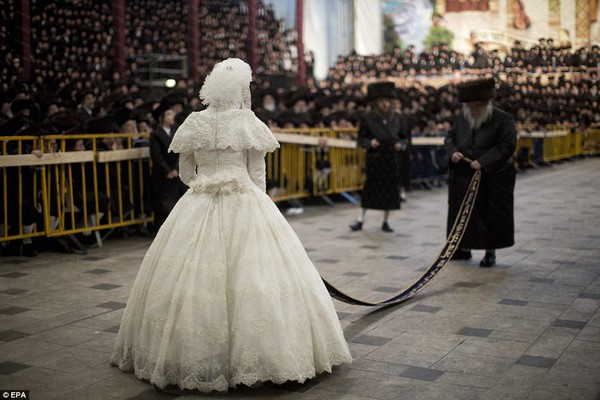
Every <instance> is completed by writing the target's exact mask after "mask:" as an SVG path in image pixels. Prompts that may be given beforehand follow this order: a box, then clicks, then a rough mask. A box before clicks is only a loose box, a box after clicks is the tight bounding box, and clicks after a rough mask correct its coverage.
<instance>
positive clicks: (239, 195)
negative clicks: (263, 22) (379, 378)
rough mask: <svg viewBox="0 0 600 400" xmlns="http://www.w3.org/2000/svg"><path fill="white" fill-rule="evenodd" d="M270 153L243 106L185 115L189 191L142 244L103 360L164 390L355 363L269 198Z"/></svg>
mask: <svg viewBox="0 0 600 400" xmlns="http://www.w3.org/2000/svg"><path fill="white" fill-rule="evenodd" d="M277 146H278V143H277V141H276V140H275V138H274V137H273V135H272V134H271V132H270V131H269V129H268V128H267V127H266V126H265V125H264V124H263V123H262V122H260V121H259V120H258V119H257V118H256V117H255V116H254V114H253V113H252V111H250V110H244V109H237V110H225V111H220V110H219V109H218V108H211V107H209V109H208V110H205V111H202V112H197V113H193V114H192V115H191V116H190V117H188V119H187V120H186V121H185V122H184V124H182V126H181V127H180V128H179V129H178V130H177V133H176V135H175V137H174V139H173V143H172V144H171V150H174V151H176V152H179V153H181V154H180V177H181V179H182V180H183V181H184V182H185V183H186V184H187V185H188V186H189V187H190V189H189V190H188V192H187V193H186V194H185V195H184V196H183V197H182V198H181V199H180V201H179V202H178V203H177V205H176V206H175V208H174V209H173V211H172V212H171V214H170V215H169V217H168V219H167V220H166V222H165V223H164V225H163V226H162V228H161V229H160V231H159V232H158V234H157V236H156V238H155V240H154V242H153V243H152V245H151V246H150V248H149V250H148V252H147V254H146V256H145V257H144V260H143V262H142V266H141V268H140V270H139V273H138V276H137V278H136V280H135V283H134V285H133V288H132V291H131V295H130V298H129V302H128V304H127V308H126V309H125V313H124V315H123V321H122V323H121V328H120V330H119V333H118V336H117V342H116V345H115V347H114V351H113V354H112V358H111V362H112V363H113V364H114V365H117V366H118V367H119V368H120V369H122V370H123V371H134V372H135V374H136V376H137V377H138V378H140V379H144V380H148V381H150V382H151V383H153V384H155V385H156V386H158V387H160V388H163V387H165V386H167V385H177V386H179V387H180V388H182V389H199V390H201V391H204V392H208V391H212V390H215V391H227V390H228V388H229V387H235V386H236V385H238V384H244V385H252V384H254V383H256V382H260V381H272V382H275V383H282V382H285V381H298V382H304V381H305V380H306V379H309V378H312V377H314V376H315V375H316V374H317V373H321V372H324V371H328V372H331V368H332V366H333V365H337V364H341V363H346V362H351V356H350V353H349V351H348V345H347V343H346V341H345V339H344V335H343V332H342V329H341V326H340V323H339V320H338V318H337V315H336V312H335V309H334V307H333V303H332V300H331V298H330V296H329V294H328V293H327V290H326V289H325V286H324V285H323V283H322V281H321V278H320V276H319V273H318V272H317V270H316V269H315V267H314V266H313V264H312V262H311V261H310V259H309V258H308V256H307V254H306V252H305V251H304V248H303V246H302V243H301V242H300V240H299V239H298V237H297V236H296V234H295V233H294V231H293V230H292V228H291V227H290V226H289V224H288V223H287V221H286V220H285V218H284V217H283V216H282V214H281V213H280V212H279V210H278V208H277V207H276V206H275V204H274V203H273V201H272V200H271V199H270V198H269V196H268V195H267V194H266V193H265V161H264V156H265V153H266V152H267V151H273V150H274V149H275V148H276V147H277Z"/></svg>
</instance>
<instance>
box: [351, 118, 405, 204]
mask: <svg viewBox="0 0 600 400" xmlns="http://www.w3.org/2000/svg"><path fill="white" fill-rule="evenodd" d="M407 129H408V124H407V121H406V119H405V118H404V117H403V116H402V115H401V114H399V113H391V114H390V116H389V118H387V119H384V118H382V116H381V115H380V114H379V113H377V112H376V111H372V112H369V113H367V114H365V115H364V116H363V118H362V119H361V121H360V125H359V128H358V144H359V146H361V147H364V148H366V149H367V157H366V171H365V172H366V180H365V186H364V188H363V191H362V196H361V207H362V208H368V209H375V210H397V209H399V208H400V192H399V190H398V184H399V183H400V171H399V166H400V165H401V160H400V153H401V152H397V151H395V150H394V145H395V144H396V143H398V142H400V143H401V144H403V145H404V146H405V147H406V146H408V137H409V136H408V135H409V132H408V131H407ZM372 139H377V140H378V141H379V143H381V145H380V146H379V147H378V148H376V149H374V148H372V147H371V140H372Z"/></svg>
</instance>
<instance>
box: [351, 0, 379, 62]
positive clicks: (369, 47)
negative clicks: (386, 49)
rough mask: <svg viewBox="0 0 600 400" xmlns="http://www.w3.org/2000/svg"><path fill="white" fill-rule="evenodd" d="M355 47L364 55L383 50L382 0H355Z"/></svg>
mask: <svg viewBox="0 0 600 400" xmlns="http://www.w3.org/2000/svg"><path fill="white" fill-rule="evenodd" d="M354 48H355V49H356V52H357V53H358V54H362V55H370V54H381V53H382V52H383V13H382V8H381V0H354Z"/></svg>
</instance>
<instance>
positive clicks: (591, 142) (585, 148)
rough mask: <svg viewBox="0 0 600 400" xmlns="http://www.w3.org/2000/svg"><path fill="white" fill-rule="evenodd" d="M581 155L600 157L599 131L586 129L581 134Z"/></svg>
mask: <svg viewBox="0 0 600 400" xmlns="http://www.w3.org/2000/svg"><path fill="white" fill-rule="evenodd" d="M581 147H582V149H581V154H583V155H586V156H597V155H600V129H586V130H585V131H583V134H582V145H581Z"/></svg>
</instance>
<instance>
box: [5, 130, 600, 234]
mask: <svg viewBox="0 0 600 400" xmlns="http://www.w3.org/2000/svg"><path fill="white" fill-rule="evenodd" d="M274 134H275V136H276V138H277V139H278V140H279V142H280V143H281V148H280V149H278V150H277V151H275V152H274V153H269V154H268V155H267V159H266V164H267V189H268V191H269V194H270V195H271V197H272V198H273V200H274V201H283V200H291V199H301V198H305V197H309V196H320V195H329V194H334V193H343V192H354V191H358V190H361V189H362V187H363V183H364V164H365V151H364V149H362V148H358V147H357V144H356V140H355V138H356V135H357V130H356V129H335V130H330V129H295V130H294V129H288V130H285V131H278V132H274ZM147 137H148V134H144V135H132V134H101V135H63V136H43V137H37V136H11V137H0V140H1V142H0V143H1V147H0V149H1V151H2V153H1V155H0V177H1V178H2V182H1V185H0V206H1V208H0V212H1V214H0V241H6V240H13V239H24V238H29V237H35V236H50V237H52V236H61V235H72V234H77V233H83V234H84V235H86V234H87V235H89V234H90V233H94V234H95V235H96V239H97V241H98V244H99V245H101V240H100V237H99V233H98V231H100V230H111V229H113V228H118V227H124V226H129V225H139V224H145V223H146V222H150V221H152V216H151V212H150V211H149V209H148V207H147V206H146V204H147V203H149V199H148V195H149V190H148V189H149V179H148V178H149V171H150V163H151V161H150V157H149V149H148V147H136V144H134V140H135V139H138V138H141V139H146V138H147ZM82 141H85V142H87V146H86V147H84V146H83V145H82V143H81V142H82ZM115 141H117V142H121V143H122V145H120V146H113V143H114V142H115ZM443 141H444V139H443V138H441V137H435V138H429V137H419V138H414V139H413V146H436V147H439V146H442V145H443ZM525 148H527V149H528V151H527V154H528V159H527V160H526V162H528V163H531V162H532V160H533V158H532V157H534V155H535V153H536V151H537V152H538V153H539V154H538V156H537V157H539V161H554V160H559V159H563V158H568V157H573V156H577V155H581V154H587V155H589V154H594V155H595V154H600V130H598V129H595V130H594V129H588V130H586V131H584V132H577V133H569V132H567V131H565V130H558V131H553V132H530V133H522V134H520V135H519V140H518V143H517V152H516V154H518V153H519V150H520V149H525ZM86 149H87V150H86ZM533 161H535V160H533ZM31 209H33V210H37V213H38V214H39V215H41V218H38V220H37V221H36V222H37V224H36V226H35V229H34V231H33V232H27V233H26V232H24V231H23V227H22V221H23V218H24V217H26V216H27V217H30V216H29V215H28V213H30V211H31ZM39 215H38V216H39ZM40 221H41V222H40Z"/></svg>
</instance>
